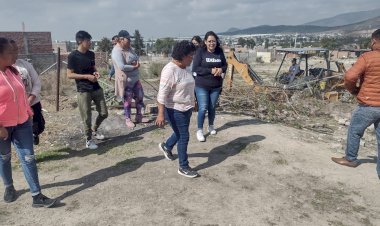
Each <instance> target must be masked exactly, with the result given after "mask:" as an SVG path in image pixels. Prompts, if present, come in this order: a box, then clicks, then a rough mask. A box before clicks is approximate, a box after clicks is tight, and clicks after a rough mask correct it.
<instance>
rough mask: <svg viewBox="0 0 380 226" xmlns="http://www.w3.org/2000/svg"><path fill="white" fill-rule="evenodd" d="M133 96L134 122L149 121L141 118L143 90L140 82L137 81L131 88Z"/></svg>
mask: <svg viewBox="0 0 380 226" xmlns="http://www.w3.org/2000/svg"><path fill="white" fill-rule="evenodd" d="M133 96H134V98H135V103H136V120H135V121H136V122H138V123H140V122H142V123H147V122H149V120H148V119H147V118H144V117H143V112H142V108H143V107H144V89H143V87H142V85H141V82H140V80H138V81H137V82H136V84H135V86H134V87H133Z"/></svg>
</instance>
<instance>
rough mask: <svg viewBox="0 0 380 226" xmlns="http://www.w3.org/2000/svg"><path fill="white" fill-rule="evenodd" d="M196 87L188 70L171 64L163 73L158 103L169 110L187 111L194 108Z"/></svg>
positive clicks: (167, 65) (166, 66)
mask: <svg viewBox="0 0 380 226" xmlns="http://www.w3.org/2000/svg"><path fill="white" fill-rule="evenodd" d="M194 87H195V82H194V78H193V76H192V75H191V74H190V73H189V72H188V71H187V70H186V69H182V68H180V67H178V66H177V65H176V64H175V63H173V62H169V63H168V64H166V65H165V67H164V68H163V69H162V72H161V79H160V88H159V90H158V95H157V101H158V103H160V104H163V105H165V107H167V108H173V109H175V110H178V111H182V112H183V111H187V110H189V109H190V108H193V107H194V103H195V96H194Z"/></svg>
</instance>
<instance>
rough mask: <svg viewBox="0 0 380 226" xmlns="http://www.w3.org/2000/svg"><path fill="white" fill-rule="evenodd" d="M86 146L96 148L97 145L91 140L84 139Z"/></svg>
mask: <svg viewBox="0 0 380 226" xmlns="http://www.w3.org/2000/svg"><path fill="white" fill-rule="evenodd" d="M86 148H89V149H97V148H98V145H96V144H95V142H94V141H93V140H86Z"/></svg>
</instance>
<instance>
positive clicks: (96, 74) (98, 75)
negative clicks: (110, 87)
mask: <svg viewBox="0 0 380 226" xmlns="http://www.w3.org/2000/svg"><path fill="white" fill-rule="evenodd" d="M94 76H95V77H96V79H99V78H100V74H99V72H97V71H95V72H94Z"/></svg>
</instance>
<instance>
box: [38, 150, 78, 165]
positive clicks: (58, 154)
mask: <svg viewBox="0 0 380 226" xmlns="http://www.w3.org/2000/svg"><path fill="white" fill-rule="evenodd" d="M71 151H72V150H71V149H70V148H63V149H58V150H48V151H43V152H39V153H37V154H36V161H37V163H38V162H44V161H49V160H59V159H62V156H65V155H68V153H69V152H71Z"/></svg>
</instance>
